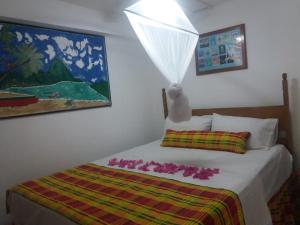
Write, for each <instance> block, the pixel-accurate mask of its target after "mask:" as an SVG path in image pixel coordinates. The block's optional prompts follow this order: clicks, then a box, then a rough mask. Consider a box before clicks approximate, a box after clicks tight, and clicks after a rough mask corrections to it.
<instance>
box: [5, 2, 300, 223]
mask: <svg viewBox="0 0 300 225" xmlns="http://www.w3.org/2000/svg"><path fill="white" fill-rule="evenodd" d="M3 1H4V2H3ZM0 16H9V17H17V18H21V19H26V20H34V21H38V22H42V23H51V24H56V25H61V26H69V27H76V28H81V29H88V30H96V31H104V32H109V33H118V32H120V29H122V31H124V30H126V29H130V28H128V27H117V26H114V24H108V23H106V24H103V23H102V22H101V15H99V13H98V12H97V11H92V10H88V9H85V8H82V7H79V6H71V5H69V4H67V3H63V2H60V1H57V0H51V1H49V0H2V1H1V7H0ZM299 21H300V3H299V1H298V0H288V1H282V0H251V1H248V0H230V1H228V2H227V3H225V4H223V5H220V6H218V7H216V8H215V9H213V10H211V11H208V12H205V13H201V14H199V16H198V17H197V18H195V19H194V21H193V22H194V24H195V25H196V27H197V29H198V30H199V32H200V33H203V32H208V31H213V30H216V29H219V28H224V27H227V26H231V25H236V24H239V23H246V31H247V42H248V43H247V47H248V58H249V69H248V70H243V71H236V72H227V73H220V74H215V75H207V76H201V77H196V75H195V62H194V61H193V62H192V63H191V66H190V68H189V71H188V75H187V77H186V79H185V80H184V83H183V85H184V88H185V90H186V93H187V94H188V96H189V98H190V101H191V104H192V106H193V107H203V108H205V107H230V106H258V105H274V104H281V103H282V92H281V73H283V72H287V73H289V81H290V94H291V96H290V98H291V106H292V108H291V110H292V119H293V130H294V139H295V140H294V141H295V150H296V151H297V152H298V155H300V139H299V138H297V137H298V136H299V135H300V129H299V128H300V116H299V111H300V102H299V98H298V97H299V79H300V63H299V62H298V61H299V59H300V57H299V55H298V53H299V52H300V45H299V44H298V43H299V42H298V41H299V40H300V31H299V28H298V22H299ZM107 49H108V60H109V72H110V81H111V92H112V102H113V107H112V108H103V109H94V110H84V111H76V112H75V111H74V112H68V113H58V114H49V115H45V116H34V117H25V118H20V119H12V120H2V121H0V129H1V135H0V205H1V207H0V209H1V213H0V218H3V213H4V211H3V210H4V205H3V204H4V190H5V189H6V188H7V187H10V186H11V185H13V184H15V183H18V182H20V181H23V180H27V179H30V178H33V177H38V176H41V175H45V174H48V173H51V172H53V171H56V170H61V169H63V168H66V167H70V166H73V165H76V164H80V163H84V162H87V161H89V160H94V159H96V158H100V157H102V156H105V155H108V154H111V153H113V152H117V151H121V150H124V149H127V148H130V147H132V146H135V145H138V144H142V143H145V142H148V141H151V140H154V139H155V138H157V137H159V136H160V131H161V130H162V126H163V119H162V105H161V95H160V94H161V93H160V89H161V87H162V86H166V81H165V80H164V79H163V78H161V77H160V75H159V73H158V72H157V70H156V69H155V68H154V67H153V64H152V63H151V62H150V60H149V59H148V57H147V56H146V55H145V53H144V51H143V50H142V48H141V46H140V44H139V43H137V42H133V41H129V40H124V39H120V38H116V37H115V36H111V37H108V38H107ZM0 223H1V220H0Z"/></svg>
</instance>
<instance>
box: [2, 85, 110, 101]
mask: <svg viewBox="0 0 300 225" xmlns="http://www.w3.org/2000/svg"><path fill="white" fill-rule="evenodd" d="M5 90H6V91H9V92H15V93H22V94H29V95H34V96H36V97H38V98H39V99H66V100H91V101H103V102H108V99H107V98H106V97H105V96H103V95H101V94H100V93H98V92H97V91H96V90H94V89H93V88H91V87H90V86H89V85H88V84H87V83H84V82H72V81H62V82H59V83H56V84H52V85H43V86H33V87H11V88H7V89H5Z"/></svg>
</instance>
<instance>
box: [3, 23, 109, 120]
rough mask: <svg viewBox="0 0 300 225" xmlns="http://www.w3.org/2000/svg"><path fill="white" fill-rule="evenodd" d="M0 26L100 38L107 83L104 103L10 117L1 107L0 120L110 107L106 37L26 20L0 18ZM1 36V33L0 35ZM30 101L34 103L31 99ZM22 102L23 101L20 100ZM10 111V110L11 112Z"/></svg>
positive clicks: (86, 31)
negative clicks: (16, 26) (4, 113)
mask: <svg viewBox="0 0 300 225" xmlns="http://www.w3.org/2000/svg"><path fill="white" fill-rule="evenodd" d="M0 24H11V25H19V26H26V27H31V28H35V29H44V30H54V31H57V32H62V33H69V34H74V35H84V36H87V37H94V38H99V37H101V38H102V41H103V65H104V66H103V67H104V71H105V73H106V78H107V80H106V82H107V86H106V88H107V98H106V99H107V101H106V102H105V103H103V104H102V103H101V104H99V105H98V104H97V105H95V104H94V105H90V106H88V105H86V106H84V107H72V108H66V109H58V110H55V109H53V110H50V111H38V112H28V113H17V114H15V115H14V114H10V115H6V116H5V115H3V114H1V107H0V120H2V119H11V118H16V117H26V116H34V115H43V114H49V113H61V112H69V111H78V110H87V109H95V108H103V107H111V106H112V99H111V87H110V80H109V69H108V59H107V49H106V37H105V36H106V35H105V34H103V33H100V32H95V31H89V30H83V29H77V28H69V27H63V26H56V25H49V24H44V23H38V22H32V21H27V20H19V19H13V18H7V17H0ZM0 35H1V33H0ZM3 99H4V100H5V98H0V100H3ZM16 99H17V101H19V100H22V99H23V97H22V96H18V97H17V98H16ZM31 100H33V101H34V99H33V98H32V99H31ZM22 101H23V100H22ZM11 111H12V110H11Z"/></svg>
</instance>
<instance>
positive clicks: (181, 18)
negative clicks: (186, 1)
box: [125, 0, 199, 122]
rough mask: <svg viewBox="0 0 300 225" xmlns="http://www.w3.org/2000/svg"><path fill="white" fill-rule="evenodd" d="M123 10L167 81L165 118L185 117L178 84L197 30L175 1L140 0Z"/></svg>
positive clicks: (186, 112) (186, 111) (186, 110)
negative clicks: (167, 98) (169, 104)
mask: <svg viewBox="0 0 300 225" xmlns="http://www.w3.org/2000/svg"><path fill="white" fill-rule="evenodd" d="M125 13H126V15H127V17H128V19H129V21H130V23H131V25H132V27H133V29H134V31H135V32H136V34H137V36H138V38H139V40H140V41H141V43H142V45H143V47H144V48H145V50H146V52H147V54H148V55H149V56H150V58H151V59H152V61H153V62H154V64H155V65H156V66H157V67H158V69H159V70H160V71H161V73H162V74H163V75H164V76H165V77H166V78H167V80H168V81H169V82H170V83H171V88H170V89H169V91H170V90H171V89H172V94H169V96H170V97H171V98H172V99H173V101H174V102H173V104H172V105H171V107H170V110H169V111H170V114H169V118H170V119H172V120H173V121H175V122H180V121H183V120H188V119H189V118H190V116H191V115H190V114H191V110H190V108H189V104H188V99H187V98H186V97H185V96H184V94H183V92H182V88H181V86H180V84H181V82H182V80H183V78H184V76H185V73H186V71H187V68H188V66H189V64H190V61H191V59H192V56H193V53H194V50H195V47H196V45H197V42H198V37H199V34H198V32H197V31H196V29H195V28H194V27H193V25H192V24H191V22H190V21H189V19H188V18H187V16H186V15H185V14H184V12H183V11H182V9H181V8H180V6H179V5H178V4H177V2H176V1H175V0H142V1H139V2H138V3H136V4H134V5H132V6H130V7H129V8H127V9H126V10H125ZM176 90H177V91H176ZM174 92H175V93H174ZM168 93H169V92H168ZM175 103H176V104H175ZM173 117H174V118H173Z"/></svg>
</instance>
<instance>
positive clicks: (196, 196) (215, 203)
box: [8, 164, 245, 225]
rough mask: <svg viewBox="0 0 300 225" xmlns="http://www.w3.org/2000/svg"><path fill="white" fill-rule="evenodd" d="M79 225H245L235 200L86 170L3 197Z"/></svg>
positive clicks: (141, 177) (151, 179)
mask: <svg viewBox="0 0 300 225" xmlns="http://www.w3.org/2000/svg"><path fill="white" fill-rule="evenodd" d="M10 192H14V193H18V194H20V195H22V196H24V197H25V198H27V199H29V200H31V201H34V202H36V203H37V204H40V205H42V206H44V207H47V208H49V209H51V210H53V211H55V212H57V213H59V214H61V215H62V216H65V217H67V218H68V219H70V220H72V221H74V222H75V223H77V224H81V225H98V224H110V225H123V224H124V225H125V224H126V225H133V224H141V225H146V224H164V225H172V224H188V225H192V224H200V225H244V224H245V222H244V218H243V212H242V207H241V204H240V200H239V198H238V196H237V195H236V194H235V193H233V192H231V191H228V190H224V189H215V188H208V187H203V186H197V185H193V184H188V183H183V182H179V181H175V180H170V179H165V178H159V177H155V176H150V175H145V174H140V173H136V172H131V171H130V172H129V171H124V170H118V169H111V168H107V167H103V166H97V165H94V164H87V165H83V166H79V167H76V168H73V169H69V170H66V171H64V172H61V173H56V174H53V175H51V176H47V177H43V178H40V179H37V180H32V181H29V182H25V183H23V184H21V185H19V186H16V187H14V188H13V189H11V190H9V191H8V194H9V193H10Z"/></svg>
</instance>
